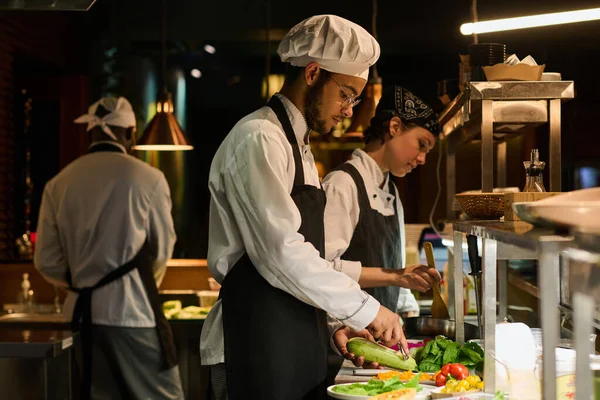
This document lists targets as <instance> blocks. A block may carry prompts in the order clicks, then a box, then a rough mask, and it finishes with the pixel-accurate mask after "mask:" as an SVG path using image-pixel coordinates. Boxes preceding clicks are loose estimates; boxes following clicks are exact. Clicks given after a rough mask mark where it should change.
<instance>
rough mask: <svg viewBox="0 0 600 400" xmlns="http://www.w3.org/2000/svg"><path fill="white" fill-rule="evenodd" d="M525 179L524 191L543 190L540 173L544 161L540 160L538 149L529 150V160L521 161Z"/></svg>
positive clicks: (542, 169) (542, 170) (544, 189)
mask: <svg viewBox="0 0 600 400" xmlns="http://www.w3.org/2000/svg"><path fill="white" fill-rule="evenodd" d="M523 165H524V166H525V173H526V174H527V179H526V180H525V188H524V189H523V191H524V192H545V191H546V188H545V187H544V179H543V177H542V174H543V172H544V167H545V166H546V163H545V162H544V161H540V153H539V151H538V149H533V150H531V160H530V161H523Z"/></svg>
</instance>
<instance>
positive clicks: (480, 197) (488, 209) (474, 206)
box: [456, 193, 504, 219]
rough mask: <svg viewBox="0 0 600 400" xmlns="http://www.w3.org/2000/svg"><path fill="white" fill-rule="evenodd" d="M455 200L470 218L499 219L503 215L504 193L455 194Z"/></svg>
mask: <svg viewBox="0 0 600 400" xmlns="http://www.w3.org/2000/svg"><path fill="white" fill-rule="evenodd" d="M456 200H458V202H459V203H460V206H461V208H462V209H463V211H464V212H465V213H466V214H467V215H468V216H469V217H471V218H477V219H499V218H501V217H502V216H503V215H504V193H469V194H467V193H464V194H457V195H456Z"/></svg>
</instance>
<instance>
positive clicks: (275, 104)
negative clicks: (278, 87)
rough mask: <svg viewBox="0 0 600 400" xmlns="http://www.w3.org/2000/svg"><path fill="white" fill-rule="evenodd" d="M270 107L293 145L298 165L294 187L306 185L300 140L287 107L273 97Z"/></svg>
mask: <svg viewBox="0 0 600 400" xmlns="http://www.w3.org/2000/svg"><path fill="white" fill-rule="evenodd" d="M267 106H268V107H271V109H272V110H273V111H274V112H275V115H277V118H278V119H279V122H281V125H282V126H283V130H284V132H285V136H286V137H287V140H288V142H290V145H292V153H293V154H294V163H295V164H296V174H295V175H294V186H297V185H304V167H303V166H302V155H301V154H300V148H299V146H298V139H296V134H295V133H294V128H292V123H291V122H290V118H289V117H288V115H287V112H286V111H285V107H284V106H283V103H282V102H281V100H279V98H278V97H277V96H272V97H271V100H269V104H267Z"/></svg>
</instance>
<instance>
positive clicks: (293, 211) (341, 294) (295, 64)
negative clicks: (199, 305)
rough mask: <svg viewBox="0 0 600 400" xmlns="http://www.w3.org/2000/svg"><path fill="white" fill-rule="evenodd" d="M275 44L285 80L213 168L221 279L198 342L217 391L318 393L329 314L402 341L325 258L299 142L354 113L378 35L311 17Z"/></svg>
mask: <svg viewBox="0 0 600 400" xmlns="http://www.w3.org/2000/svg"><path fill="white" fill-rule="evenodd" d="M278 54H279V55H280V57H281V60H282V61H283V62H285V63H288V64H289V65H288V66H287V72H286V78H285V82H284V85H283V88H282V89H281V91H280V92H279V93H277V94H275V95H274V96H273V97H272V98H271V100H270V102H269V104H268V105H267V106H266V107H263V108H261V109H259V110H257V111H255V112H253V113H252V114H250V115H248V116H246V117H244V118H243V119H242V120H240V121H239V122H238V123H237V124H236V125H235V126H234V127H233V129H232V130H231V132H230V133H229V134H228V135H227V137H226V138H225V140H224V141H223V143H222V144H221V146H220V147H219V149H218V151H217V153H216V155H215V157H214V159H213V161H212V165H211V169H210V175H209V183H208V184H209V189H210V193H211V203H210V222H209V229H210V231H209V233H210V235H209V248H208V266H209V268H210V272H211V274H212V276H213V277H214V278H215V279H216V280H217V281H219V283H221V284H222V285H223V286H222V288H221V299H220V300H219V301H218V302H217V303H216V305H215V306H214V307H213V308H212V310H211V312H210V314H209V315H208V317H207V319H206V322H205V324H204V327H203V329H202V336H201V340H200V352H201V360H202V363H203V364H204V365H210V371H211V382H212V385H213V388H212V389H213V392H214V395H215V397H216V399H217V400H223V399H226V398H229V400H238V399H247V398H249V397H251V398H252V399H257V400H268V399H273V400H284V399H285V400H299V399H310V400H314V399H321V398H323V399H324V398H325V396H326V388H325V386H324V385H325V383H326V378H327V346H328V341H329V340H328V339H329V338H330V332H328V330H327V325H326V319H325V317H326V315H325V313H326V312H328V313H330V314H331V315H332V316H333V317H334V318H336V319H337V320H339V321H341V323H343V324H345V325H347V326H349V327H350V328H352V329H354V331H361V330H363V334H365V332H366V331H364V328H366V327H368V328H369V329H370V331H371V332H372V333H373V335H374V336H375V337H377V338H382V339H383V340H384V341H386V342H391V341H395V342H396V343H398V342H401V343H402V345H403V347H404V348H405V349H407V344H406V340H405V338H404V333H403V332H402V328H401V326H400V320H399V317H398V315H396V314H395V313H394V312H392V311H390V310H388V309H386V308H385V307H382V306H381V305H380V304H379V302H378V301H377V300H375V299H374V298H373V297H372V296H370V295H368V294H367V293H365V292H364V291H362V290H361V289H360V287H359V285H358V283H357V282H356V281H354V280H352V279H351V278H350V277H348V276H347V275H346V274H344V273H341V272H338V271H336V270H335V269H334V268H333V266H332V264H331V263H330V262H328V261H327V260H325V259H324V255H325V253H324V250H325V249H324V239H325V238H324V228H323V212H324V208H325V193H324V192H323V190H322V189H321V185H320V182H319V177H318V173H317V168H316V166H315V161H314V157H313V154H312V152H311V149H310V145H309V142H308V139H309V134H310V132H311V130H312V131H316V132H317V133H320V134H326V133H328V132H330V131H331V130H332V129H333V127H334V126H335V125H337V124H338V123H339V121H341V119H342V118H343V117H350V116H352V107H353V106H354V105H356V104H357V103H358V100H357V97H358V96H359V95H360V94H361V92H362V90H363V89H364V87H365V85H366V83H367V77H368V74H369V67H370V66H371V65H373V64H374V63H375V62H376V61H377V59H378V58H379V44H378V43H377V41H376V40H375V39H374V38H373V37H372V36H371V35H370V34H369V33H368V32H367V31H366V30H365V29H363V28H362V27H360V26H359V25H357V24H355V23H353V22H350V21H348V20H345V19H343V18H340V17H337V16H334V15H319V16H314V17H311V18H308V19H306V20H304V21H302V22H301V23H299V24H298V25H296V26H294V27H293V28H292V29H291V30H290V31H289V32H288V33H287V34H286V35H285V36H284V38H283V39H282V41H281V43H280V45H279V49H278ZM339 334H340V335H343V336H344V337H343V339H345V340H346V341H347V337H348V336H349V335H352V334H353V333H347V332H346V331H342V330H340V331H339ZM338 342H339V341H338Z"/></svg>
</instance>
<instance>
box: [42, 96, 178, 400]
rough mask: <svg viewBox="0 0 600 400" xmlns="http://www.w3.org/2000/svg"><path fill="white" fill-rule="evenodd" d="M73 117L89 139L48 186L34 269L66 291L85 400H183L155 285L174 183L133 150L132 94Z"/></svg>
mask: <svg viewBox="0 0 600 400" xmlns="http://www.w3.org/2000/svg"><path fill="white" fill-rule="evenodd" d="M75 122H76V123H86V124H87V130H88V131H89V132H90V134H91V139H92V143H91V145H90V147H89V151H88V154H85V155H83V156H81V157H79V158H78V159H76V160H75V161H73V162H72V163H71V164H69V165H67V166H66V167H65V168H64V169H63V170H62V171H61V172H60V173H59V174H58V175H56V176H55V177H54V178H52V179H51V180H50V181H48V183H47V184H46V186H45V188H44V193H43V196H42V204H41V208H40V215H39V219H38V228H37V243H36V249H35V266H36V268H37V269H38V270H39V271H40V273H41V274H42V275H43V276H44V277H45V278H46V280H48V281H49V282H50V283H52V284H54V285H57V286H61V287H63V288H66V289H68V290H70V292H69V295H68V297H67V301H66V304H65V313H67V314H72V324H73V329H74V330H76V331H79V333H80V337H81V342H82V350H83V368H82V369H83V383H82V394H81V398H83V399H89V398H91V399H111V400H116V399H183V391H182V387H181V380H180V377H179V369H178V367H177V365H176V364H177V360H176V355H175V347H174V345H173V341H172V336H171V331H170V327H169V325H168V322H167V320H166V319H165V317H164V315H163V313H162V309H161V305H160V302H159V298H158V290H157V285H158V284H159V283H160V281H161V280H162V278H163V277H164V274H165V272H166V263H167V260H168V259H169V258H170V257H171V254H172V252H173V247H174V244H175V231H174V228H173V220H172V217H171V197H170V191H169V186H168V184H167V181H166V179H165V176H164V175H163V173H162V172H161V171H159V170H158V169H156V168H153V167H151V166H150V165H148V164H146V163H144V162H142V161H140V160H138V159H137V158H135V157H133V156H131V155H129V154H128V153H129V152H130V151H131V150H132V146H133V145H134V144H135V125H136V121H135V115H134V113H133V109H132V107H131V104H130V103H129V101H127V99H125V98H124V97H106V98H102V99H100V100H99V101H97V102H96V103H94V104H93V105H92V106H90V108H89V110H88V113H87V114H85V115H83V116H81V117H79V118H78V119H76V120H75Z"/></svg>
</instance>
